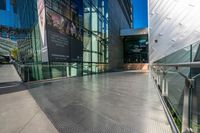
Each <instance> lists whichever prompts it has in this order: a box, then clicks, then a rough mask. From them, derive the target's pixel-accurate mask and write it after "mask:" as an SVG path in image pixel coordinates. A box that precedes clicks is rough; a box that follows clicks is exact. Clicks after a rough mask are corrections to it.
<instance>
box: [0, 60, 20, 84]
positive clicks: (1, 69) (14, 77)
mask: <svg viewBox="0 0 200 133" xmlns="http://www.w3.org/2000/svg"><path fill="white" fill-rule="evenodd" d="M6 82H21V78H20V77H19V75H18V73H17V71H16V70H15V67H14V65H12V64H7V65H1V64H0V84H1V83H6ZM0 88H1V85H0Z"/></svg>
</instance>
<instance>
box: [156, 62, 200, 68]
mask: <svg viewBox="0 0 200 133" xmlns="http://www.w3.org/2000/svg"><path fill="white" fill-rule="evenodd" d="M152 66H166V67H167V66H168V67H191V68H195V67H200V62H185V63H168V64H163V63H155V64H153V65H152Z"/></svg>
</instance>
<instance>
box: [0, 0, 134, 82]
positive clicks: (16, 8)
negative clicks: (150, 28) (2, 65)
mask: <svg viewBox="0 0 200 133" xmlns="http://www.w3.org/2000/svg"><path fill="white" fill-rule="evenodd" d="M2 3H3V4H1V10H0V14H1V15H5V16H9V17H7V19H8V20H4V21H1V22H0V25H1V29H2V30H1V36H2V37H3V38H10V39H12V40H15V41H16V42H17V45H18V60H17V61H16V62H17V63H19V64H23V67H22V68H21V69H22V72H23V74H21V77H22V78H23V79H24V81H32V80H42V79H51V78H58V77H66V76H67V77H71V76H82V75H88V74H95V73H101V72H105V71H108V70H109V71H110V70H117V69H121V68H122V67H123V62H124V61H123V60H124V59H123V56H124V55H123V39H122V38H121V37H120V29H124V28H126V29H128V28H129V29H130V28H131V26H132V2H131V0H126V1H123V0H109V1H108V0H61V1H54V0H32V1H29V0H11V1H10V0H2ZM116 13H117V14H116ZM8 14H10V15H8ZM1 18H3V17H1ZM119 20H120V22H119ZM3 29H5V30H3ZM12 33H14V35H12ZM5 34H6V35H5Z"/></svg>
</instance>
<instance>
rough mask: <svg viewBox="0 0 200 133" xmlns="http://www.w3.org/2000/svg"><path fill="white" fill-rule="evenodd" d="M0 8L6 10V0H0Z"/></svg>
mask: <svg viewBox="0 0 200 133" xmlns="http://www.w3.org/2000/svg"><path fill="white" fill-rule="evenodd" d="M0 10H6V0H0Z"/></svg>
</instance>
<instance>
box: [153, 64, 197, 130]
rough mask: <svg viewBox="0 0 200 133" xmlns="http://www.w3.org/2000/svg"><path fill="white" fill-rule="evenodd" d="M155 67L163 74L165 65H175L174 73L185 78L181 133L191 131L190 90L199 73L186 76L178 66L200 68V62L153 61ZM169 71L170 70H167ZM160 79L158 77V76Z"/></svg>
mask: <svg viewBox="0 0 200 133" xmlns="http://www.w3.org/2000/svg"><path fill="white" fill-rule="evenodd" d="M151 66H152V67H153V68H155V70H156V71H160V72H162V73H163V75H166V73H168V70H166V68H167V67H175V69H176V73H178V74H180V75H181V76H182V77H184V79H185V87H184V99H183V115H182V131H181V132H182V133H193V130H192V129H191V128H190V119H191V118H190V106H191V105H190V104H191V102H190V99H191V97H190V91H191V90H192V89H193V88H194V81H195V78H196V77H199V76H200V74H197V75H195V76H193V77H188V76H187V75H184V74H183V73H181V72H179V70H178V69H179V67H189V68H200V62H189V63H169V64H164V63H155V64H153V65H151ZM169 72H170V71H169ZM159 79H160V78H159ZM163 80H165V79H163Z"/></svg>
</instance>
